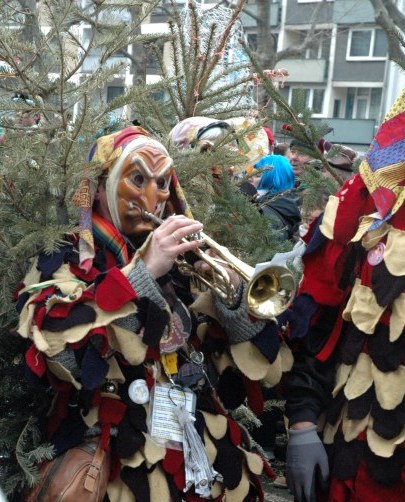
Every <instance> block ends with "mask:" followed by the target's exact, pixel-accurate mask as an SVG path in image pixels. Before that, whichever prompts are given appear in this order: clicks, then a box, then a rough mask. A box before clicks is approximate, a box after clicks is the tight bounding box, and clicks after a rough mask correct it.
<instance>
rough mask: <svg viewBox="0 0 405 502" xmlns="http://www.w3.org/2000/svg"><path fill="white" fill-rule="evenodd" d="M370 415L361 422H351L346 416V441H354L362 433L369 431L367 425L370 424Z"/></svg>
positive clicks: (344, 430)
mask: <svg viewBox="0 0 405 502" xmlns="http://www.w3.org/2000/svg"><path fill="white" fill-rule="evenodd" d="M369 419H370V415H369V414H368V415H366V416H365V417H364V418H362V419H360V420H351V419H349V418H347V417H346V416H344V417H343V424H342V432H343V437H344V438H345V441H347V442H349V441H353V439H356V438H357V436H358V435H359V434H360V432H363V431H365V430H366V429H367V424H368V422H369Z"/></svg>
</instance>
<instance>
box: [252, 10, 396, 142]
mask: <svg viewBox="0 0 405 502" xmlns="http://www.w3.org/2000/svg"><path fill="white" fill-rule="evenodd" d="M269 1H271V2H272V5H271V20H270V24H271V30H272V33H274V36H275V37H276V39H277V49H278V50H282V49H285V48H286V47H288V46H290V45H294V44H295V45H296V44H299V43H300V42H302V40H303V39H304V38H305V35H306V33H307V32H308V30H310V29H311V28H312V26H313V25H315V40H316V46H315V47H313V48H311V49H308V50H307V51H306V53H305V54H304V55H303V57H300V58H297V59H286V60H282V61H280V62H279V63H278V64H277V67H278V68H286V69H287V70H288V71H289V75H290V76H289V78H288V80H287V82H286V85H285V86H284V88H283V89H281V92H283V94H284V96H285V97H286V99H288V101H289V103H290V104H291V103H293V102H294V96H295V95H296V93H297V89H304V90H305V96H306V103H307V105H308V107H310V108H311V109H312V111H313V117H314V120H315V121H316V120H323V121H327V122H328V124H329V125H330V126H331V127H333V132H332V133H331V135H330V139H331V140H332V141H334V142H339V143H346V144H355V145H368V144H369V143H370V138H372V136H373V134H374V132H375V130H376V127H377V126H378V124H379V123H380V122H381V121H382V120H383V118H384V116H385V114H386V112H387V111H388V110H389V108H390V106H391V105H392V103H393V102H394V100H395V98H396V96H397V95H398V93H399V91H400V89H402V88H403V87H404V85H405V75H404V73H403V71H401V70H400V69H399V68H398V67H397V66H396V65H395V64H394V63H392V62H390V61H389V60H388V59H387V38H386V34H385V32H384V31H383V30H382V29H381V28H380V27H379V26H378V25H377V24H376V22H375V14H374V9H373V7H372V5H371V3H370V1H369V0H329V1H327V2H322V5H318V4H319V3H320V0H280V1H274V0H269ZM397 6H398V8H399V9H402V11H403V10H404V7H405V2H404V1H403V0H398V1H397ZM248 7H249V9H252V10H253V12H254V11H255V9H256V2H255V1H252V0H250V1H249V0H248ZM314 13H316V14H314ZM243 22H244V26H245V30H246V31H247V33H248V37H253V41H254V34H255V23H254V20H253V19H252V18H251V17H250V18H249V16H243ZM328 138H329V136H328Z"/></svg>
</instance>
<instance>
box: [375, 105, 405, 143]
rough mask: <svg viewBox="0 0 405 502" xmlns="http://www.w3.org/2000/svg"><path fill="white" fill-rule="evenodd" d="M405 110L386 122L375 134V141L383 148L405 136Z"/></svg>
mask: <svg viewBox="0 0 405 502" xmlns="http://www.w3.org/2000/svg"><path fill="white" fill-rule="evenodd" d="M404 130H405V112H402V113H399V114H398V115H395V116H394V117H392V119H390V120H387V121H386V122H384V123H383V124H382V125H381V126H380V128H379V129H378V132H377V134H376V136H375V141H376V142H377V143H378V145H379V146H380V147H381V148H384V147H386V146H389V145H392V144H393V143H395V142H396V141H399V140H401V139H403V138H404Z"/></svg>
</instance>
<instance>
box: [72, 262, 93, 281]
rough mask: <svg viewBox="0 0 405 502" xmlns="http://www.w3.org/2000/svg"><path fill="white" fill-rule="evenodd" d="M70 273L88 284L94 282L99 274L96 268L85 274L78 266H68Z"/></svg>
mask: <svg viewBox="0 0 405 502" xmlns="http://www.w3.org/2000/svg"><path fill="white" fill-rule="evenodd" d="M69 270H70V272H71V273H72V274H73V275H74V276H75V277H77V278H78V279H80V280H81V281H84V282H87V283H90V282H94V281H95V280H96V277H97V276H98V274H99V273H100V272H99V271H98V270H97V269H96V268H94V267H92V268H91V269H90V270H89V271H88V272H85V271H84V270H83V269H82V268H80V267H79V265H73V264H70V266H69Z"/></svg>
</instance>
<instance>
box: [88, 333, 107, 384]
mask: <svg viewBox="0 0 405 502" xmlns="http://www.w3.org/2000/svg"><path fill="white" fill-rule="evenodd" d="M81 370H82V373H81V380H82V384H83V387H84V388H85V389H90V390H94V389H97V387H99V386H100V385H101V384H102V383H103V382H104V379H105V377H106V375H107V372H108V363H107V361H106V360H105V359H103V358H102V357H101V356H100V354H99V353H98V351H97V349H95V348H94V346H93V345H92V344H91V343H88V344H87V346H86V351H85V353H84V356H83V359H82V367H81Z"/></svg>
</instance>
